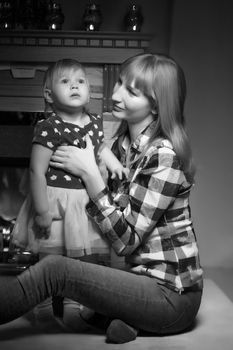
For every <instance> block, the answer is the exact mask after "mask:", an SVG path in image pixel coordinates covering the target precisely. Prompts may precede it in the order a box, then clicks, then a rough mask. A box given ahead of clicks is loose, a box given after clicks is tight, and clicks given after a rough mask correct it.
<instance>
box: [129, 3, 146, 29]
mask: <svg viewBox="0 0 233 350" xmlns="http://www.w3.org/2000/svg"><path fill="white" fill-rule="evenodd" d="M142 23H143V16H142V13H141V8H140V6H138V5H132V6H131V8H130V9H129V11H128V12H127V14H126V16H125V29H126V31H127V32H140V30H141V26H142Z"/></svg>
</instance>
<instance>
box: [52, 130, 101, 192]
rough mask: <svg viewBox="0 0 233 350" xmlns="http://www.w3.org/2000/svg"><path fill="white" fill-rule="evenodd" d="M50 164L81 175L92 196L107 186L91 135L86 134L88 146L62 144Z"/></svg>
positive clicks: (78, 175)
mask: <svg viewBox="0 0 233 350" xmlns="http://www.w3.org/2000/svg"><path fill="white" fill-rule="evenodd" d="M49 164H50V166H52V167H54V168H58V169H62V170H65V171H67V172H68V173H71V174H73V175H75V176H77V177H80V178H81V179H82V180H83V182H84V183H85V186H86V189H87V192H88V194H89V196H90V197H92V198H93V197H95V196H96V195H97V194H98V193H99V192H100V191H102V190H103V189H104V188H105V183H104V180H103V178H102V176H101V173H100V170H99V168H98V166H97V164H96V160H95V154H94V150H93V144H92V142H91V139H90V137H89V135H86V148H77V147H75V146H60V147H58V149H57V150H56V152H54V154H53V155H52V157H51V160H50V162H49Z"/></svg>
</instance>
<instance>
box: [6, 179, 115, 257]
mask: <svg viewBox="0 0 233 350" xmlns="http://www.w3.org/2000/svg"><path fill="white" fill-rule="evenodd" d="M47 196H48V201H49V210H50V212H51V213H52V215H53V222H52V226H51V233H50V236H49V238H48V239H41V238H37V237H36V232H35V230H34V217H35V211H34V209H33V205H32V199H31V196H30V195H28V197H27V198H26V200H25V202H24V203H23V205H22V207H21V210H20V212H19V214H18V217H17V219H16V223H15V226H14V229H13V232H12V242H13V244H15V245H16V246H18V247H21V248H24V249H27V250H29V251H31V252H33V253H45V254H60V255H66V256H69V257H72V258H80V257H83V256H86V255H92V254H101V255H106V256H108V255H110V249H109V245H108V243H107V242H106V241H105V240H104V238H103V237H102V236H101V231H100V229H99V227H98V226H97V224H96V223H95V222H94V221H93V220H92V219H91V218H89V217H88V215H87V212H86V204H87V203H88V201H89V197H88V194H87V192H86V190H85V189H66V188H58V187H50V186H47Z"/></svg>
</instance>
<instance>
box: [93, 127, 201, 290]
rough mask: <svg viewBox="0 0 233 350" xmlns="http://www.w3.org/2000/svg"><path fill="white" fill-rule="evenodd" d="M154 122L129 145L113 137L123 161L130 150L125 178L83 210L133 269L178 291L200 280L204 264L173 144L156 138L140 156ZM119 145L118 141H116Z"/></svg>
mask: <svg viewBox="0 0 233 350" xmlns="http://www.w3.org/2000/svg"><path fill="white" fill-rule="evenodd" d="M154 126H155V124H154V123H152V124H151V125H150V126H149V127H147V128H146V129H145V130H144V132H143V133H142V134H141V135H139V137H138V138H137V139H136V141H135V142H134V143H133V144H132V145H131V146H130V145H129V139H128V137H127V135H124V137H122V139H120V140H118V142H115V144H114V145H113V151H114V150H115V153H117V151H116V150H117V149H119V147H120V152H118V154H117V156H118V157H119V156H120V158H119V159H120V160H121V163H122V164H123V165H126V163H127V158H129V156H128V155H129V154H130V161H131V162H130V164H131V165H130V174H129V178H128V179H127V180H124V181H121V182H120V181H119V180H118V182H117V181H116V180H115V181H114V180H113V183H112V186H111V191H110V190H109V189H108V188H105V189H104V190H103V191H102V192H100V193H99V194H98V195H97V196H96V198H94V199H92V200H91V201H90V202H89V204H88V206H87V211H88V213H89V215H90V216H92V217H93V219H94V220H95V221H96V222H97V223H98V225H99V227H100V229H101V231H102V233H103V235H104V236H105V237H106V238H107V239H108V241H109V242H110V244H111V246H112V248H113V249H114V250H115V252H116V253H117V254H118V255H120V256H125V260H126V262H127V264H128V267H129V269H130V271H131V272H134V273H137V274H143V275H148V276H151V277H154V278H156V279H157V281H158V282H159V283H161V284H165V285H167V286H168V287H170V288H172V289H174V290H176V291H179V292H182V291H183V290H185V288H186V287H191V286H193V285H198V284H200V285H201V282H202V269H201V266H200V262H199V255H198V246H197V242H196V236H195V232H194V229H193V225H192V220H191V216H190V207H189V195H190V190H191V188H192V185H191V184H190V183H189V182H188V181H187V179H186V177H185V175H184V172H183V171H182V169H181V166H180V162H179V160H178V158H177V156H176V154H175V152H174V150H173V147H172V145H171V143H170V142H169V141H168V140H166V139H157V140H156V141H155V142H153V144H151V145H150V146H149V148H148V149H147V151H146V153H145V154H144V155H143V157H142V158H141V159H139V160H138V161H137V160H136V161H135V162H133V161H134V160H135V159H136V158H137V157H138V155H140V154H141V153H142V152H143V148H144V146H145V145H146V144H147V142H148V140H149V137H150V134H151V132H152V129H153V127H154ZM118 145H120V146H118Z"/></svg>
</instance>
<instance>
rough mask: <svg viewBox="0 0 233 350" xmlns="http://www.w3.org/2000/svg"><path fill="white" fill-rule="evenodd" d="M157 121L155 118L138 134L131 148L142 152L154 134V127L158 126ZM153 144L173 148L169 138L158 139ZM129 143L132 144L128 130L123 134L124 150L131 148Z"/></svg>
mask: <svg viewBox="0 0 233 350" xmlns="http://www.w3.org/2000/svg"><path fill="white" fill-rule="evenodd" d="M156 123H157V121H156V120H154V121H152V122H151V123H150V124H149V125H147V127H146V128H145V129H144V130H143V131H142V132H141V133H140V134H139V135H138V137H137V138H136V140H135V141H134V142H133V143H132V145H131V149H134V150H135V151H136V152H138V153H141V152H142V150H143V148H144V147H145V145H146V144H147V143H148V141H149V139H150V137H151V135H152V134H153V132H154V129H155V128H156ZM153 144H154V145H155V146H159V145H163V146H166V147H168V148H171V149H173V147H172V144H171V142H170V141H168V140H167V139H162V138H159V139H157V140H156V141H154V142H153ZM129 145H130V140H129V134H128V132H126V133H125V135H124V136H123V140H122V147H123V149H124V150H127V149H128V148H129Z"/></svg>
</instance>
